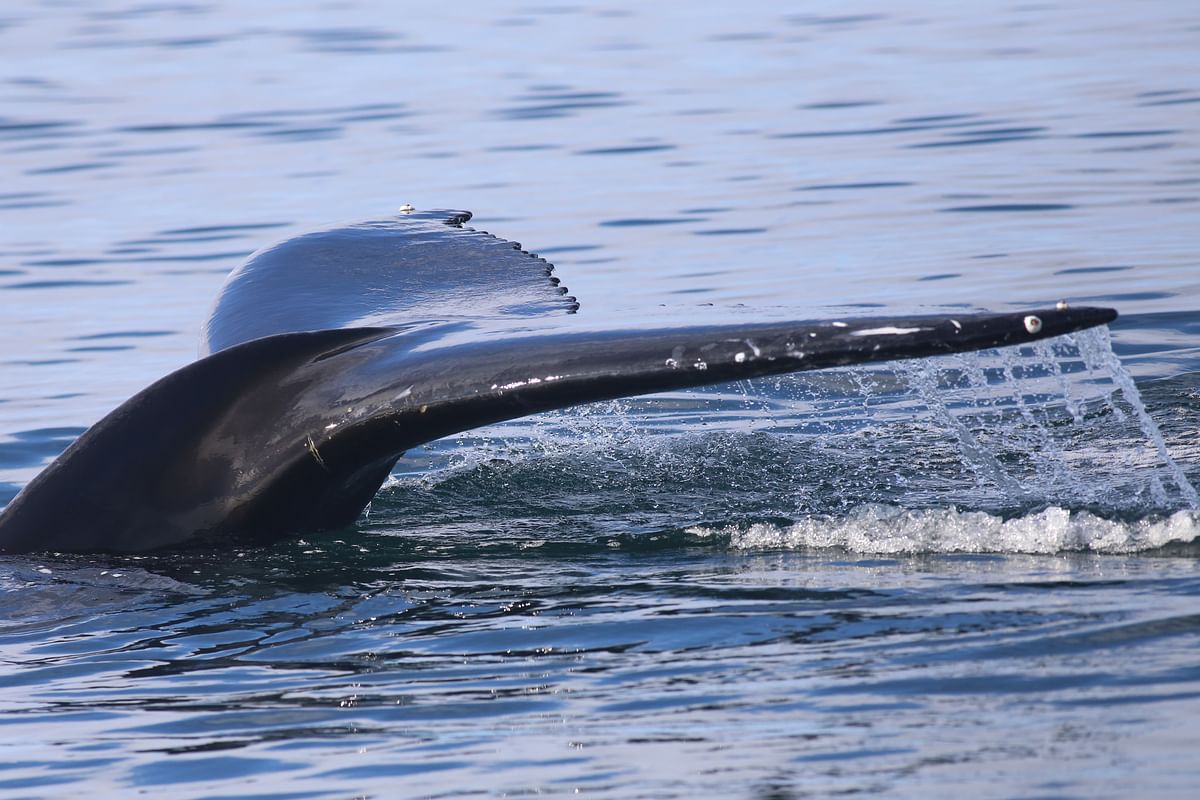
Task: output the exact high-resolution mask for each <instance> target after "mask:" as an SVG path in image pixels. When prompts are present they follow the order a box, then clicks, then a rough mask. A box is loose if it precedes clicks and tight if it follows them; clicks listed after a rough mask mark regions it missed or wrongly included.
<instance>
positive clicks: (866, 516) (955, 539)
mask: <svg viewBox="0 0 1200 800" xmlns="http://www.w3.org/2000/svg"><path fill="white" fill-rule="evenodd" d="M688 532H689V533H692V534H695V535H697V536H704V537H710V536H728V537H729V546H730V547H731V548H733V549H736V550H777V549H788V550H803V549H810V548H843V549H846V550H850V551H852V552H855V553H876V554H910V553H1062V552H1091V553H1136V552H1140V551H1144V550H1152V549H1154V548H1158V547H1162V546H1163V545H1166V544H1170V543H1172V542H1190V541H1192V540H1193V539H1196V538H1197V537H1200V512H1197V511H1192V510H1184V511H1177V512H1175V513H1174V514H1171V515H1170V516H1168V517H1161V518H1147V519H1141V520H1134V521H1130V522H1125V521H1120V520H1109V519H1104V518H1102V517H1099V516H1096V515H1095V514H1092V513H1089V512H1087V511H1070V510H1068V509H1065V508H1059V507H1057V506H1052V507H1050V508H1047V509H1045V510H1043V511H1038V512H1032V513H1029V514H1026V515H1025V516H1023V517H1016V518H1013V519H1005V518H1003V517H1000V516H996V515H994V514H989V513H987V512H984V511H960V510H958V509H957V508H930V509H904V508H900V507H897V506H890V505H879V504H872V505H865V506H860V507H859V508H856V509H854V510H852V511H851V512H850V513H849V514H847V515H846V516H844V517H829V516H819V517H812V518H809V519H804V520H801V521H800V522H796V523H794V524H792V525H789V526H779V525H770V524H765V523H760V524H755V525H751V526H750V527H749V528H737V527H732V526H731V527H724V528H704V527H697V528H692V529H691V530H689V531H688Z"/></svg>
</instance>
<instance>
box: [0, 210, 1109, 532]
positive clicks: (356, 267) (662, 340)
mask: <svg viewBox="0 0 1200 800" xmlns="http://www.w3.org/2000/svg"><path fill="white" fill-rule="evenodd" d="M468 219H470V214H468V213H466V212H458V211H438V212H425V213H406V214H404V213H402V214H401V215H400V216H398V217H397V218H395V219H388V220H383V221H379V222H370V223H365V224H361V225H354V226H351V227H346V228H339V229H334V230H328V231H322V232H318V233H312V234H308V235H305V236H300V237H297V238H295V239H291V240H288V241H286V242H283V243H282V244H278V245H276V246H274V247H270V248H267V249H265V250H262V251H259V252H258V253H256V254H255V255H253V256H252V257H251V258H250V259H249V260H248V261H247V262H246V263H245V264H244V265H242V266H241V267H239V268H238V269H237V270H235V271H234V272H233V273H232V274H231V275H230V276H229V279H228V281H227V282H226V283H225V286H224V287H223V289H222V291H221V294H220V296H219V297H218V298H217V303H216V306H215V308H214V309H213V312H212V315H211V317H210V318H209V320H208V322H207V324H206V325H205V329H204V347H205V351H206V353H207V355H205V356H204V357H203V358H201V359H200V360H199V361H197V362H195V363H193V364H190V365H188V366H186V367H184V368H183V369H180V370H179V371H177V372H174V373H172V374H170V375H168V376H166V377H165V378H163V379H162V380H160V381H158V382H157V383H155V384H153V385H151V386H150V387H148V388H147V389H145V390H143V391H142V392H140V393H139V394H137V395H135V396H134V397H132V398H131V399H130V400H128V401H127V402H126V403H124V404H123V405H122V406H120V407H119V408H117V409H116V410H115V411H113V412H112V413H111V414H109V415H108V416H107V417H105V418H104V419H102V420H101V421H100V422H98V423H97V424H96V425H94V426H93V427H92V428H91V429H90V430H88V431H87V432H86V433H84V434H83V435H82V436H80V437H79V439H78V440H76V441H75V443H74V444H72V445H71V446H70V447H69V448H68V449H67V450H66V451H65V452H64V453H63V454H62V455H61V456H60V457H59V458H58V459H57V460H56V461H55V462H54V463H52V464H51V465H50V466H49V467H47V468H46V469H45V470H44V471H43V472H42V473H41V474H40V475H38V476H37V477H36V478H34V479H33V481H31V482H30V483H29V485H28V486H26V487H25V488H24V490H23V491H22V492H21V493H20V494H19V495H17V497H16V498H15V499H14V500H13V501H12V502H11V503H10V504H9V506H8V507H7V508H6V509H5V510H4V512H3V513H2V514H0V552H6V553H22V552H43V551H59V552H138V551H145V550H153V549H158V548H166V547H173V546H180V545H184V544H188V543H194V542H204V541H212V540H222V539H238V540H241V541H259V542H265V541H270V540H272V539H275V538H279V537H281V536H285V535H288V534H291V533H299V532H303V531H310V530H317V529H322V528H331V527H337V526H342V525H347V524H350V523H351V522H353V521H354V519H355V518H356V517H357V516H358V514H359V513H360V512H361V511H362V509H363V508H364V507H365V506H366V504H367V503H368V502H370V500H371V498H372V497H373V496H374V494H375V492H376V490H378V488H379V486H380V484H382V482H383V481H384V479H385V478H386V477H387V475H388V473H389V472H390V470H391V468H392V466H393V465H394V464H395V462H396V460H397V459H398V458H399V457H400V455H401V454H402V453H403V452H404V451H405V450H407V449H409V448H411V447H414V446H416V445H419V444H421V443H423V442H428V441H431V440H433V439H437V438H439V437H442V436H446V435H448V434H452V433H456V432H459V431H464V430H468V429H470V428H476V427H479V426H481V425H487V424H489V423H493V422H499V421H501V420H506V419H513V418H515V417H520V416H524V415H527V414H533V413H536V412H539V411H547V410H550V409H555V408H563V407H566V406H571V405H577V404H580V403H587V402H591V401H595V400H604V399H610V398H615V397H624V396H628V395H636V394H645V393H649V392H657V391H662V390H667V389H678V388H685V387H690V386H700V385H703V384H711V383H721V382H725V381H731V380H737V379H741V378H751V377H754V376H758V375H773V374H778V373H784V372H796V371H801V370H811V369H821V368H824V367H833V366H841V365H846V364H857V363H864V362H871V361H886V360H889V359H897V358H919V357H923V356H931V355H938V354H943V353H952V352H961V351H967V350H978V349H981V348H986V347H994V346H1002V345H1008V344H1018V343H1022V342H1029V341H1033V340H1036V339H1042V338H1046V337H1050V336H1057V335H1059V334H1063V333H1069V332H1071V331H1075V330H1080V329H1082V328H1087V327H1091V326H1094V325H1101V324H1104V323H1106V322H1109V321H1111V320H1113V319H1114V318H1115V317H1116V312H1115V311H1112V310H1110V309H1102V308H1071V309H1067V308H1065V307H1060V308H1057V309H1047V310H1036V311H1028V312H1024V313H1019V314H964V315H958V316H954V317H948V316H919V317H898V318H896V317H894V318H873V319H842V320H837V321H819V322H787V323H775V322H772V323H750V324H737V325H708V326H690V327H681V328H672V329H660V330H641V329H639V330H621V329H615V330H614V329H611V328H609V329H595V328H590V327H588V326H587V324H586V321H585V320H583V318H582V315H572V314H571V312H574V311H575V310H576V308H577V307H578V306H577V304H576V303H575V299H574V298H572V297H570V296H569V295H567V294H566V290H565V289H563V288H562V287H560V286H559V285H558V281H557V279H555V278H554V277H553V276H552V275H551V268H550V265H549V264H547V263H546V262H545V261H544V260H542V259H540V258H537V257H536V256H532V255H530V254H528V253H526V252H524V251H523V250H521V249H520V246H519V245H516V244H514V243H512V242H507V241H504V240H502V239H497V238H495V237H493V236H490V235H488V234H486V233H483V232H480V231H475V230H471V229H470V228H465V227H463V223H465V222H466V221H467V220H468Z"/></svg>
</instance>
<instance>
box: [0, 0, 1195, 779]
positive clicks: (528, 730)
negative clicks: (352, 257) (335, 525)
mask: <svg viewBox="0 0 1200 800" xmlns="http://www.w3.org/2000/svg"><path fill="white" fill-rule="evenodd" d="M1198 112H1200V8H1198V7H1197V5H1196V4H1195V2H1184V1H1183V0H1178V1H1173V0H1161V1H1156V0H1150V1H1149V2H1139V3H1128V2H1116V1H1115V0H1099V2H1096V1H1095V0H1089V1H1088V2H1084V0H1061V1H1060V0H1050V2H1037V3H1022V2H1014V3H984V4H979V3H951V2H939V1H937V0H929V1H928V2H916V1H915V0H898V1H897V2H888V3H852V4H845V3H834V2H810V3H791V4H789V3H779V2H764V1H761V0H743V2H739V3H737V4H734V5H724V4H703V3H687V4H685V3H634V2H627V1H625V0H614V1H613V2H606V3H587V2H582V3H570V2H558V1H557V0H549V1H548V2H530V3H523V2H516V3H514V2H508V1H507V0H502V1H501V2H491V3H483V2H460V3H453V4H440V5H438V4H428V3H426V4H410V3H395V2H386V1H385V0H375V1H374V2H372V1H371V0H339V1H338V2H328V1H323V2H315V1H313V0H301V1H300V2H292V3H274V2H269V1H268V0H255V1H251V2H244V1H242V0H239V1H238V2H234V1H233V0H227V1H226V2H208V0H198V2H178V3H176V2H162V3H154V2H141V0H113V1H112V2H99V1H97V2H86V1H83V0H81V1H79V2H72V1H70V0H58V1H54V0H44V1H43V2H36V1H35V0H15V2H7V3H5V4H4V6H3V8H2V9H0V164H2V165H3V166H2V170H0V174H2V175H3V181H2V183H0V503H5V502H7V501H8V500H10V499H11V498H12V497H13V496H14V495H15V494H16V492H17V491H18V490H19V489H20V487H21V486H22V485H24V484H25V482H27V481H28V480H29V479H30V478H31V477H32V476H33V475H34V474H36V473H37V472H38V470H39V469H40V468H41V467H43V466H44V465H45V464H46V463H47V462H48V461H49V460H50V459H51V458H53V457H54V456H55V455H56V454H57V453H58V452H60V451H61V450H62V449H63V448H64V447H65V446H66V445H67V444H68V443H69V442H70V441H71V440H72V439H73V438H74V437H75V436H77V435H78V434H79V433H81V432H82V431H83V430H84V429H85V428H86V427H87V426H88V425H90V424H91V423H93V422H94V421H96V420H97V419H99V418H100V417H101V416H102V415H103V414H104V413H106V412H107V411H108V410H110V409H111V408H113V407H114V406H115V405H117V404H118V403H120V402H121V401H122V400H124V399H125V398H127V397H128V396H129V395H131V394H132V393H134V392H135V391H137V390H138V389H140V388H142V387H143V386H145V385H146V384H148V383H150V382H151V381H152V380H154V379H156V378H158V377H160V376H162V375H163V374H165V373H167V372H169V371H171V370H172V369H175V368H177V367H179V366H181V365H183V364H186V363H188V362H189V361H191V360H192V359H194V358H195V356H196V352H197V342H198V332H199V329H200V326H201V324H202V323H203V321H204V319H205V317H206V315H207V313H208V309H209V307H210V304H211V302H212V298H213V297H214V296H215V294H216V292H217V290H218V288H219V286H220V285H221V282H222V280H223V278H224V275H225V274H226V273H227V272H228V271H229V270H230V269H232V268H233V267H234V266H236V265H237V264H238V263H240V261H241V260H242V259H243V258H244V257H245V256H246V255H248V254H249V253H250V252H252V251H253V250H255V249H257V248H258V247H260V246H263V245H266V244H269V243H271V242H273V241H275V240H278V239H281V238H285V237H288V236H291V235H294V234H297V233H300V232H304V231H306V230H310V229H312V228H314V227H317V226H320V225H324V224H327V223H330V222H338V221H353V220H358V219H366V218H375V217H379V216H381V215H386V214H388V213H391V212H393V211H394V210H396V209H397V208H398V207H399V206H400V205H402V204H404V203H411V204H413V205H415V206H417V207H419V208H429V207H450V208H467V209H470V210H472V211H474V212H475V214H476V217H475V220H474V222H473V223H472V224H473V225H475V226H476V227H480V228H483V229H486V230H489V231H491V232H493V233H495V234H497V235H499V236H503V237H506V238H510V239H513V240H516V241H519V242H521V243H522V244H523V245H524V246H525V248H526V249H529V250H531V251H536V252H538V253H540V254H542V255H543V256H545V257H546V258H547V259H549V260H551V261H553V262H554V263H555V264H556V265H557V267H558V271H557V274H558V275H559V276H560V277H561V278H562V280H563V282H564V284H565V285H567V286H569V287H570V289H571V292H572V294H574V295H576V296H578V298H579V300H580V302H581V310H580V313H581V314H586V315H589V316H590V317H591V318H592V319H595V320H604V319H606V318H609V317H611V318H613V319H616V318H621V319H622V320H630V319H633V320H638V321H640V322H641V323H644V324H655V323H656V322H659V321H661V320H662V319H664V318H665V317H672V318H676V319H684V320H687V321H696V320H703V319H705V318H706V316H707V315H710V314H714V313H721V314H725V315H738V314H742V315H745V316H747V317H755V316H756V315H759V314H765V313H770V314H772V315H778V314H781V313H784V314H788V315H791V316H795V317H798V318H810V317H826V316H830V315H844V314H857V315H863V314H875V313H878V314H895V313H906V312H918V311H921V310H928V309H930V308H944V307H948V306H949V307H954V308H990V309H995V310H1015V309H1019V308H1025V307H1029V306H1036V305H1042V304H1047V303H1050V304H1052V303H1054V302H1056V301H1058V300H1060V299H1065V300H1068V301H1069V302H1074V303H1088V304H1097V305H1111V306H1114V307H1116V308H1118V309H1119V310H1120V311H1121V314H1122V316H1121V318H1120V320H1119V321H1118V322H1117V323H1116V324H1114V325H1113V326H1112V330H1111V347H1110V338H1109V336H1110V334H1109V333H1107V332H1104V331H1101V332H1096V333H1091V334H1087V335H1080V336H1077V337H1075V338H1073V339H1071V340H1063V341H1059V342H1056V343H1053V344H1050V345H1044V346H1040V347H1037V348H1026V349H1024V350H1011V351H1000V352H992V353H984V354H980V355H973V356H969V357H961V358H953V359H950V358H947V359H939V360H936V361H934V362H931V363H928V364H900V365H896V366H893V367H888V368H879V369H872V370H847V371H839V372H830V373H827V374H813V375H810V376H807V377H804V378H787V379H780V380H770V381H760V382H755V383H753V384H739V385H734V386H725V387H719V388H717V389H713V390H708V391H703V392H695V393H690V394H677V395H671V396H666V397H660V398H651V399H639V400H635V401H624V402H617V403H610V404H604V405H602V406H595V407H587V408H583V409H576V410H573V411H568V412H562V413H558V414H553V415H547V416H545V417H542V418H538V419H533V420H526V421H522V422H519V423H514V424H510V425H507V426H498V427H495V428H490V429H486V430H482V431H476V432H473V433H471V434H470V435H464V436H462V437H459V438H457V439H455V440H452V441H442V442H437V443H434V444H433V445H431V446H429V447H426V448H423V449H421V450H420V451H418V452H413V453H410V454H409V455H408V456H407V457H406V458H405V459H404V460H403V461H402V462H401V464H400V465H399V467H398V469H397V471H396V473H395V475H394V477H393V479H392V480H391V481H390V482H389V484H388V485H387V486H386V487H385V488H384V490H383V491H382V492H381V493H380V495H379V496H378V497H377V498H376V500H375V502H374V503H373V504H372V506H371V508H370V509H369V513H368V514H367V515H365V516H364V517H363V519H362V520H360V523H359V524H358V525H356V526H355V527H353V528H351V529H347V530H343V531H337V532H332V533H328V534H323V535H320V536H310V537H306V538H304V539H303V540H292V541H288V542H284V543H281V544H279V545H276V546H273V547H269V548H263V549H257V550H239V551H234V552H217V551H202V552H190V553H186V554H174V555H172V554H162V555H154V556H147V557H140V558H133V557H126V558H94V557H59V556H54V555H46V556H43V557H37V558H24V557H22V558H17V557H4V558H0V796H4V797H10V796H11V797H67V796H71V797H76V796H79V794H80V793H81V792H86V793H93V794H96V795H98V796H114V797H117V796H132V795H135V794H140V795H146V796H152V797H205V798H218V797H221V798H234V797H237V798H247V797H253V798H347V797H380V798H382V797H447V798H450V797H453V798H457V797H467V796H477V797H513V796H535V795H536V796H565V795H576V794H579V795H587V796H595V797H611V798H633V797H644V798H670V797H676V798H692V797H713V798H729V797H745V798H763V800H765V799H766V798H773V799H774V800H783V799H784V798H799V797H810V796H830V795H843V794H862V795H868V796H882V797H904V798H907V797H956V798H957V797H963V796H971V797H978V798H991V797H996V798H1007V797H1039V798H1098V797H1112V798H1124V797H1129V796H1154V797H1179V798H1185V797H1187V798H1190V797H1193V796H1195V793H1196V787H1197V785H1198V783H1200V767H1198V766H1197V761H1196V755H1195V750H1196V743H1197V741H1200V724H1198V723H1197V722H1196V719H1197V718H1200V568H1198V566H1200V561H1198V559H1200V544H1197V543H1194V542H1196V540H1197V539H1198V537H1200V513H1198V512H1197V511H1196V496H1195V490H1194V489H1193V488H1192V484H1196V483H1200V437H1198V430H1200V257H1198V256H1197V251H1198V245H1200V233H1197V232H1198V231H1200V113H1198ZM1114 353H1115V356H1114ZM1118 358H1119V362H1118V360H1117V359H1118ZM1130 377H1132V380H1134V381H1136V388H1134V386H1133V384H1132V382H1131V381H1130ZM1143 403H1144V406H1145V411H1144V412H1143V410H1142V404H1143ZM68 502H69V500H68Z"/></svg>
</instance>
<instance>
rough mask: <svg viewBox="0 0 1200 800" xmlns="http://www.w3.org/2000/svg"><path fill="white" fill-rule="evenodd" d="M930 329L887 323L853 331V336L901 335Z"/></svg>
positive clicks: (851, 333)
mask: <svg viewBox="0 0 1200 800" xmlns="http://www.w3.org/2000/svg"><path fill="white" fill-rule="evenodd" d="M924 330H928V328H897V327H895V326H894V325H886V326H884V327H882V328H863V329H862V330H860V331H851V332H850V335H851V336H900V335H901V334H905V333H917V332H918V331H924Z"/></svg>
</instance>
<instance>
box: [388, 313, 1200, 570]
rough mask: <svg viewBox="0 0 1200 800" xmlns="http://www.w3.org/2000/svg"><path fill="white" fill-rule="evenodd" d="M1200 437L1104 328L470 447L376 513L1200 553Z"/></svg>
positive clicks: (554, 422)
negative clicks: (1164, 420)
mask: <svg viewBox="0 0 1200 800" xmlns="http://www.w3.org/2000/svg"><path fill="white" fill-rule="evenodd" d="M1160 405H1161V404H1160ZM1180 411H1181V409H1178V408H1174V407H1173V406H1172V407H1170V408H1155V409H1154V413H1155V414H1164V413H1165V414H1170V415H1172V417H1173V418H1184V417H1186V416H1187V415H1186V414H1184V415H1183V417H1181V416H1180V414H1179V413H1177V412H1180ZM1189 413H1190V412H1189ZM1177 427H1178V426H1177ZM1185 427H1186V426H1185ZM1192 427H1194V426H1192ZM1189 431H1190V428H1189V429H1188V430H1183V429H1181V430H1176V431H1174V432H1173V433H1172V436H1173V437H1174V439H1175V440H1176V441H1171V440H1168V439H1164V437H1163V434H1162V433H1161V432H1160V430H1159V428H1158V427H1157V425H1156V424H1155V421H1154V419H1153V417H1152V416H1151V414H1150V412H1148V411H1147V408H1146V404H1145V403H1144V402H1143V400H1142V398H1141V396H1140V394H1139V393H1138V390H1137V388H1136V387H1135V386H1134V384H1133V381H1132V380H1131V379H1130V378H1129V376H1128V375H1127V373H1125V371H1124V370H1123V368H1122V367H1121V365H1120V362H1119V361H1118V360H1117V358H1116V356H1115V355H1114V354H1113V352H1112V349H1111V347H1110V344H1109V339H1108V335H1107V332H1106V331H1103V330H1101V331H1095V332H1086V333H1081V334H1077V335H1075V336H1073V337H1061V338H1059V339H1056V340H1053V341H1050V342H1045V343H1038V344H1037V345H1036V346H1022V347H1013V348H1004V349H1000V350H992V351H984V352H980V353H972V354H964V355H956V356H946V357H942V358H934V359H923V360H917V361H909V362H897V363H892V364H883V365H877V366H875V367H871V368H861V367H860V368H854V369H842V370H822V371H819V372H814V373H809V374H800V375H794V376H787V377H782V378H778V379H772V380H767V381H755V382H752V383H749V382H744V383H740V384H733V385H728V386H725V387H718V388H715V389H709V390H704V391H697V392H689V393H674V394H669V395H658V396H655V397H652V398H640V399H639V398H635V399H626V400H621V401H614V402H609V403H603V404H596V405H592V406H584V407H580V408H578V409H573V410H569V411H564V412H557V413H554V414H547V415H542V416H539V417H535V418H530V419H527V420H522V421H520V422H517V423H509V424H506V425H501V426H493V427H491V428H489V429H484V430H480V431H472V432H470V433H468V434H464V435H463V436H460V437H457V439H455V440H453V441H444V442H440V443H436V444H434V445H433V446H431V447H430V448H428V449H427V450H425V451H423V452H420V453H416V454H413V457H412V458H411V459H410V460H409V461H408V462H406V463H405V464H403V465H402V468H401V470H402V471H401V472H400V473H398V475H397V477H396V478H394V479H393V481H392V482H391V483H390V484H389V486H388V487H386V488H387V489H388V490H389V492H390V494H389V495H388V497H390V498H391V499H390V501H389V500H388V499H387V498H385V500H384V505H385V506H386V504H387V503H388V502H392V501H394V503H395V504H396V505H397V506H398V507H403V508H405V509H406V514H407V515H408V516H409V517H411V515H412V514H413V511H412V509H414V508H420V509H424V510H425V511H426V512H428V514H427V518H425V519H424V522H426V523H428V524H431V525H437V524H440V522H439V521H440V520H444V519H447V518H451V519H457V520H464V519H470V520H476V517H477V516H478V520H477V521H476V522H473V523H472V525H476V526H483V527H486V528H487V529H488V530H492V531H501V530H510V529H511V531H510V532H511V533H512V535H514V536H518V537H519V536H523V535H526V534H527V533H528V531H529V530H531V529H537V530H538V531H541V532H542V533H543V534H545V535H547V536H549V537H550V538H555V539H556V540H557V538H562V537H566V538H567V539H578V537H580V536H585V535H588V534H586V533H585V531H587V532H591V533H596V532H598V531H600V530H601V529H602V530H603V532H604V533H606V534H611V533H613V532H614V531H615V532H617V533H620V534H622V535H624V534H628V535H632V536H641V535H646V534H648V533H649V534H653V533H655V532H662V531H664V530H665V531H671V530H673V531H678V532H682V531H684V530H687V531H688V534H689V535H693V534H694V535H695V536H697V537H700V538H705V537H707V540H708V541H709V542H711V543H715V544H718V545H722V546H724V545H728V546H730V547H733V548H738V549H740V548H752V549H753V548H762V547H785V548H798V547H841V548H846V549H849V550H853V551H858V552H895V553H917V552H1037V553H1042V552H1061V551H1084V552H1106V553H1123V552H1135V551H1141V550H1147V549H1154V548H1158V547H1162V546H1163V545H1164V544H1166V543H1169V542H1180V541H1191V540H1192V539H1193V538H1196V536H1197V535H1200V531H1198V530H1197V525H1198V524H1200V523H1198V517H1197V516H1196V514H1197V511H1196V509H1197V507H1198V506H1200V504H1198V503H1197V500H1196V490H1195V488H1194V487H1193V486H1192V484H1191V483H1190V482H1189V481H1188V478H1187V476H1186V475H1185V473H1184V471H1183V469H1181V468H1180V466H1179V464H1178V463H1176V461H1175V460H1174V459H1173V457H1172V453H1171V451H1172V449H1175V450H1176V451H1178V452H1180V453H1189V452H1190V451H1189V450H1188V448H1187V441H1188V440H1186V439H1185V438H1181V437H1185V435H1188V436H1190V433H1189ZM506 515H507V520H506V521H505V519H504V518H505V517H506ZM498 517H500V519H498ZM583 520H587V522H586V523H585V522H583ZM496 535H498V534H496ZM539 535H542V534H539Z"/></svg>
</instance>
